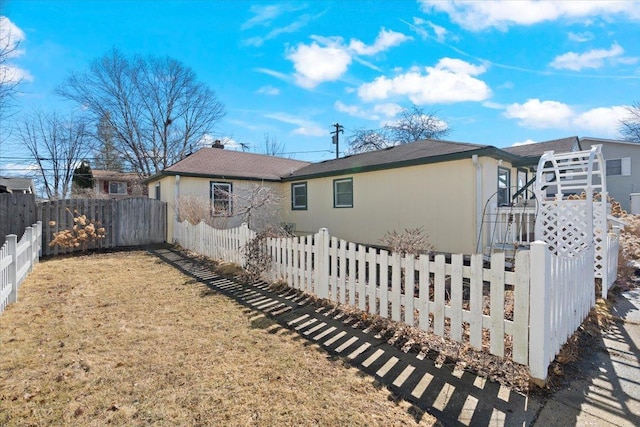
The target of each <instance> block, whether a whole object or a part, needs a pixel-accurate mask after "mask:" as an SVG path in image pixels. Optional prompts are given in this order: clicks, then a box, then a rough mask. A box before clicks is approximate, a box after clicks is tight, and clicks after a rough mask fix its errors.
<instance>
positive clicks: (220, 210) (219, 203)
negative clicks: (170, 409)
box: [210, 181, 232, 216]
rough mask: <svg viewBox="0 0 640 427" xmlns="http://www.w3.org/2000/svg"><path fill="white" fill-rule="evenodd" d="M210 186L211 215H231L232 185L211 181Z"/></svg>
mask: <svg viewBox="0 0 640 427" xmlns="http://www.w3.org/2000/svg"><path fill="white" fill-rule="evenodd" d="M210 185H211V187H210V193H211V214H212V215H218V216H224V215H231V209H232V207H231V190H232V186H231V183H230V182H213V181H211V183H210Z"/></svg>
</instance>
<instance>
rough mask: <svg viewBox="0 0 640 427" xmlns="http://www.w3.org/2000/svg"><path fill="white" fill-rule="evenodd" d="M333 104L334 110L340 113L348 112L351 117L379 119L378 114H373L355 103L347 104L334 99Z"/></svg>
mask: <svg viewBox="0 0 640 427" xmlns="http://www.w3.org/2000/svg"><path fill="white" fill-rule="evenodd" d="M333 106H334V108H335V109H336V111H338V112H340V113H345V114H348V115H350V116H352V117H359V118H361V119H367V120H379V119H380V117H379V116H377V115H375V114H371V113H370V112H368V111H365V110H364V109H363V108H362V107H359V106H357V105H347V104H345V103H344V102H342V101H336V102H335V104H333Z"/></svg>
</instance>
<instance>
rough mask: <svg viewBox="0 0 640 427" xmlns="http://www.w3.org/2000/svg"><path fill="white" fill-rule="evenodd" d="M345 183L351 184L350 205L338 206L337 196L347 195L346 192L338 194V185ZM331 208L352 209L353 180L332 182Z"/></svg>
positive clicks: (344, 179)
mask: <svg viewBox="0 0 640 427" xmlns="http://www.w3.org/2000/svg"><path fill="white" fill-rule="evenodd" d="M346 182H348V183H350V184H351V203H349V204H340V203H338V195H339V194H347V193H346V192H343V193H338V185H339V184H342V183H346ZM333 207H334V208H352V207H353V178H340V179H334V180H333Z"/></svg>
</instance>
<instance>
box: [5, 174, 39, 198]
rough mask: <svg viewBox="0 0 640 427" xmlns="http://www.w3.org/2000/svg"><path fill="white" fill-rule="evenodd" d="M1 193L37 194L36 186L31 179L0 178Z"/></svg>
mask: <svg viewBox="0 0 640 427" xmlns="http://www.w3.org/2000/svg"><path fill="white" fill-rule="evenodd" d="M0 192H2V193H20V194H35V186H34V185H33V179H31V178H12V177H0Z"/></svg>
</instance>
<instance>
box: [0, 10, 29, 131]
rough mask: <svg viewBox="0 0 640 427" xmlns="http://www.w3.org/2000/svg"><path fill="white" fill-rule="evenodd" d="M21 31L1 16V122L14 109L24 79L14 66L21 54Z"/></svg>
mask: <svg viewBox="0 0 640 427" xmlns="http://www.w3.org/2000/svg"><path fill="white" fill-rule="evenodd" d="M21 41H22V35H21V31H20V30H19V29H18V28H17V27H16V26H15V25H14V24H13V23H12V22H11V21H9V18H7V17H6V16H0V121H2V119H4V118H6V116H7V115H8V114H9V112H10V111H11V108H12V107H13V105H14V104H13V101H14V99H15V96H16V92H17V87H18V85H19V84H20V83H21V82H22V80H23V77H22V74H21V72H20V70H19V69H18V68H16V67H15V66H13V65H12V61H13V59H14V58H15V57H17V56H19V55H20V53H21V50H20V43H21Z"/></svg>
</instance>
